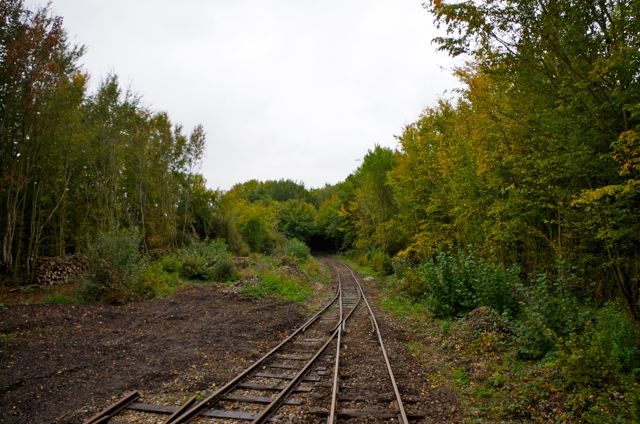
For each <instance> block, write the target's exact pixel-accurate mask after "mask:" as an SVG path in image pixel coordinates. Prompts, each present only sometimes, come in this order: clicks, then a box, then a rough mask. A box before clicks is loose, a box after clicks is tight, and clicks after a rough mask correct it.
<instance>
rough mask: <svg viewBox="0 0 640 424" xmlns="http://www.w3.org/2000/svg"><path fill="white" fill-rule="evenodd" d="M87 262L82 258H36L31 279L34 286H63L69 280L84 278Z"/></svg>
mask: <svg viewBox="0 0 640 424" xmlns="http://www.w3.org/2000/svg"><path fill="white" fill-rule="evenodd" d="M88 274H89V267H88V260H87V258H85V257H82V256H56V257H43V258H38V260H37V262H36V268H35V271H34V275H33V279H34V283H36V284H45V285H53V284H64V283H67V282H69V279H77V278H82V277H86V276H88Z"/></svg>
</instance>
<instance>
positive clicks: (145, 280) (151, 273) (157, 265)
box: [136, 259, 181, 298]
mask: <svg viewBox="0 0 640 424" xmlns="http://www.w3.org/2000/svg"><path fill="white" fill-rule="evenodd" d="M165 265H166V262H165V261H163V260H162V259H161V260H159V261H156V262H150V263H146V264H145V265H144V266H143V267H142V270H141V271H140V274H139V279H138V281H139V283H138V285H137V287H136V293H137V294H138V295H139V296H141V297H145V298H152V297H161V296H168V295H170V294H173V292H174V291H175V289H176V288H177V287H178V286H179V285H180V283H181V280H180V277H179V275H178V273H177V272H176V271H169V270H167V269H165Z"/></svg>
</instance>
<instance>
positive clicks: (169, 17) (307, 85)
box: [25, 0, 458, 189]
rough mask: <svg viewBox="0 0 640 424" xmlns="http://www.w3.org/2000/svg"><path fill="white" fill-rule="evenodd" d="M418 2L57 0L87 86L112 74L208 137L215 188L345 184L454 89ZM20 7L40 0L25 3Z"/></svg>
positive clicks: (206, 168) (207, 165)
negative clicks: (79, 51)
mask: <svg viewBox="0 0 640 424" xmlns="http://www.w3.org/2000/svg"><path fill="white" fill-rule="evenodd" d="M421 3H422V0H253V1H249V0H182V1H176V0H52V5H51V9H52V12H53V13H54V14H56V15H59V16H62V17H63V18H64V27H65V29H66V30H67V32H68V34H69V39H70V41H71V42H73V43H77V44H83V45H85V46H86V47H87V53H86V54H85V56H84V57H83V58H82V60H81V63H82V64H83V66H84V69H85V70H86V71H87V72H88V73H89V74H90V76H91V78H92V80H91V87H92V89H95V87H97V85H98V84H99V83H100V82H101V81H102V80H103V78H104V77H105V76H106V75H107V74H108V73H115V74H116V75H118V77H119V79H120V83H121V85H122V86H123V88H125V89H126V88H130V89H131V90H132V91H133V92H134V93H135V94H137V95H139V96H141V97H142V99H143V103H144V104H145V105H146V106H147V107H149V108H150V109H152V110H154V111H166V112H167V113H168V114H169V117H170V118H171V120H172V122H173V123H174V124H182V125H183V126H184V132H185V133H187V134H188V133H190V132H191V130H192V128H193V127H194V126H195V125H196V124H198V123H201V124H202V125H203V126H204V129H205V131H206V134H207V150H206V157H205V159H204V161H203V164H202V168H201V170H200V172H201V173H202V174H203V175H204V176H205V178H206V179H207V185H208V186H209V187H210V188H213V189H217V188H221V189H228V188H230V187H231V186H232V185H233V184H236V183H240V182H244V181H247V180H250V179H253V178H255V179H259V180H263V181H264V180H270V179H281V178H285V179H291V180H294V181H297V182H302V183H304V184H305V186H306V187H307V188H314V187H322V186H324V185H325V184H326V183H328V184H335V183H338V182H340V181H343V180H344V179H345V178H346V177H347V176H348V175H349V174H351V173H352V172H353V171H355V170H356V169H357V167H358V166H359V164H360V160H361V159H362V158H363V157H364V155H365V154H366V153H367V151H368V150H369V149H373V147H374V146H375V145H376V144H379V145H381V146H386V147H391V148H396V147H397V142H396V139H395V137H394V136H397V135H400V134H401V133H402V130H403V128H404V126H405V125H407V124H410V123H412V122H415V121H416V120H417V119H418V118H419V115H420V113H421V112H422V111H423V110H424V109H425V108H426V107H427V106H431V105H434V104H435V103H436V101H437V100H438V99H439V98H441V97H447V98H448V97H451V89H452V88H454V87H456V86H458V84H457V83H456V81H455V79H454V77H453V76H452V66H453V65H452V63H453V62H452V61H451V60H450V59H449V58H448V57H447V56H446V55H445V54H444V53H436V51H435V50H436V49H435V46H434V45H432V44H431V39H432V38H433V37H434V36H435V29H434V27H433V23H432V18H431V16H430V15H429V14H428V13H427V12H426V11H425V10H424V9H423V8H422V6H421ZM25 4H26V6H27V7H32V6H33V5H44V4H46V0H27V1H26V3H25Z"/></svg>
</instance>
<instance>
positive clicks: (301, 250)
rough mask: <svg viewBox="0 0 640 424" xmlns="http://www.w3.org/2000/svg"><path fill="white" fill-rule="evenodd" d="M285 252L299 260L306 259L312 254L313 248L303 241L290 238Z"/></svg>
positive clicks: (285, 246)
mask: <svg viewBox="0 0 640 424" xmlns="http://www.w3.org/2000/svg"><path fill="white" fill-rule="evenodd" d="M284 254H285V255H287V256H292V257H294V258H296V259H298V260H299V261H302V262H303V261H306V260H307V259H309V257H310V256H311V250H310V249H309V247H308V246H307V245H306V244H305V243H304V242H302V241H300V240H298V239H296V238H292V239H288V240H287V241H286V243H285V245H284Z"/></svg>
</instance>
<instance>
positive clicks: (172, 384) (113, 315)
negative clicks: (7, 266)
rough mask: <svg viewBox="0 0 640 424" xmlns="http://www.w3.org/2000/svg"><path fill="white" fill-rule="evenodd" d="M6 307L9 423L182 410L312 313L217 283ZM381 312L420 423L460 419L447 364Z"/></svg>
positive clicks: (0, 342) (0, 336) (2, 335)
mask: <svg viewBox="0 0 640 424" xmlns="http://www.w3.org/2000/svg"><path fill="white" fill-rule="evenodd" d="M367 291H368V295H369V296H370V297H371V298H376V296H377V293H376V291H375V289H374V288H372V287H369V288H368V289H367ZM323 296H324V294H323V293H322V294H319V296H318V297H319V298H321V297H323ZM318 300H322V299H316V302H317V301H318ZM2 301H3V302H5V310H3V311H0V364H1V369H0V407H1V409H2V413H1V414H0V423H7V424H8V423H16V424H17V423H81V422H82V421H83V420H84V419H86V418H88V417H90V416H92V415H93V414H94V413H96V412H97V411H99V410H101V409H103V408H104V407H105V406H107V405H108V404H109V403H110V402H112V401H113V400H115V399H117V398H120V397H121V396H122V395H123V394H125V393H127V392H130V391H132V390H138V391H139V392H141V393H142V395H143V397H144V398H145V399H151V400H154V401H156V402H157V401H160V402H163V401H164V402H176V403H179V402H180V401H181V400H184V399H186V398H187V397H189V396H191V395H193V394H196V393H205V392H207V391H210V390H211V389H212V388H213V387H215V386H216V385H221V384H222V383H224V382H226V381H228V380H229V379H230V378H231V377H233V376H234V375H235V374H236V373H237V372H239V371H240V370H241V369H243V368H245V367H246V366H248V365H249V364H250V363H251V361H253V360H256V359H258V358H260V357H261V356H262V355H263V354H264V353H265V352H267V351H268V350H269V349H270V347H272V346H275V345H276V344H277V343H278V341H279V340H282V339H283V338H284V337H285V336H286V335H287V334H288V333H289V332H290V331H291V330H292V329H294V328H296V327H297V326H298V325H299V324H301V323H302V322H304V321H305V319H306V318H307V317H308V316H310V314H311V312H310V310H311V309H313V307H312V306H311V307H310V306H309V305H296V304H291V303H287V302H282V301H277V300H255V299H251V298H247V297H243V296H241V295H239V294H235V293H232V292H229V291H228V290H227V289H225V288H223V287H221V286H218V285H203V286H187V287H185V288H183V289H182V290H180V291H179V292H178V293H176V294H174V295H173V296H171V297H168V298H164V299H154V300H149V301H144V302H138V303H130V304H127V305H121V306H108V305H99V304H91V305H12V304H11V303H10V302H8V301H7V300H6V299H4V300H2ZM376 310H377V313H378V320H379V324H380V328H381V331H382V334H383V338H384V340H385V343H386V344H387V348H388V349H389V351H390V353H389V356H390V360H391V361H392V363H393V367H394V372H395V374H396V377H397V378H398V380H399V381H400V383H399V386H400V391H401V392H402V393H403V395H404V394H405V393H406V394H407V395H408V396H410V397H412V398H413V399H414V401H416V402H412V406H411V409H412V410H413V411H415V412H417V413H419V414H421V415H422V416H423V418H421V419H420V420H417V421H415V422H424V423H441V422H446V423H450V422H459V421H461V420H462V419H463V418H462V415H461V412H460V408H459V406H458V403H457V399H456V395H455V394H453V393H451V392H450V391H448V390H447V389H446V388H445V387H444V386H441V385H439V384H436V382H434V381H432V380H431V379H430V368H431V367H436V368H437V367H439V366H441V364H438V363H437V362H433V363H431V364H429V363H427V364H425V363H424V361H418V360H416V359H415V358H414V357H413V356H412V354H411V352H410V351H409V350H408V349H407V347H406V346H405V343H404V342H405V340H406V338H405V336H404V332H403V328H402V326H401V325H400V324H399V323H397V322H395V321H393V320H392V319H390V318H389V317H387V316H385V315H384V314H383V313H382V312H381V311H380V310H379V309H378V308H376Z"/></svg>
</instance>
